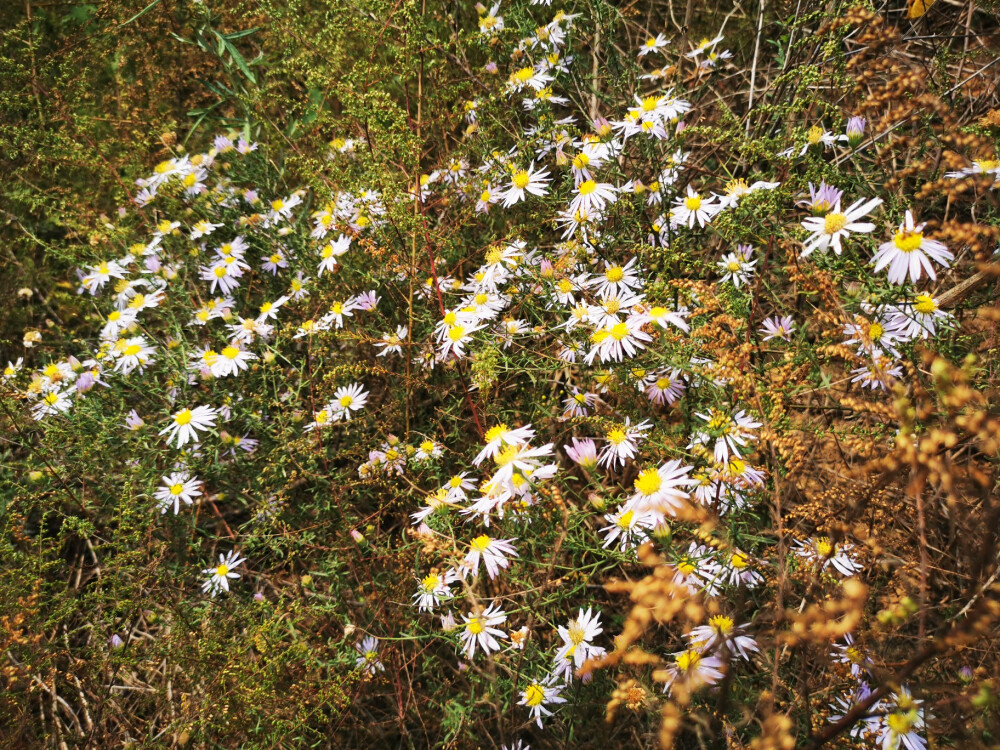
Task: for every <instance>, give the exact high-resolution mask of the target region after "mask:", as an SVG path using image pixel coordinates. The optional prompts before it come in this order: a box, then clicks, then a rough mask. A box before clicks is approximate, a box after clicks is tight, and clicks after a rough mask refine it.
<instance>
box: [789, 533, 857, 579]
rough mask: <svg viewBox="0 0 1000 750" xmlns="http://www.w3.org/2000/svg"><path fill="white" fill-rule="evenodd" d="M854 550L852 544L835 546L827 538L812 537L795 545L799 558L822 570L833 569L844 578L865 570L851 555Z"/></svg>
mask: <svg viewBox="0 0 1000 750" xmlns="http://www.w3.org/2000/svg"><path fill="white" fill-rule="evenodd" d="M852 549H854V545H852V544H847V543H840V544H834V543H833V542H831V541H830V539H829V538H828V537H825V536H820V537H811V538H809V539H806V540H800V541H797V542H796V543H795V554H797V555H798V556H799V557H801V558H803V559H804V560H807V561H809V562H812V563H815V564H817V565H819V566H820V570H826V569H827V568H831V567H832V568H833V569H834V570H836V571H837V572H838V573H840V574H841V575H842V576H853V575H854V574H856V573H859V572H861V571H862V570H863V569H864V568H863V566H862V565H861V563H859V562H857V561H856V560H855V559H854V557H853V555H851V554H850V553H851V550H852Z"/></svg>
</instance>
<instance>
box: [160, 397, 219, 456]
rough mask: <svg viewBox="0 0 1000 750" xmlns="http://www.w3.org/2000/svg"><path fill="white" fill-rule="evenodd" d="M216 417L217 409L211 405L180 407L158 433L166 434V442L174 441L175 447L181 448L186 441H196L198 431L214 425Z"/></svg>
mask: <svg viewBox="0 0 1000 750" xmlns="http://www.w3.org/2000/svg"><path fill="white" fill-rule="evenodd" d="M217 417H218V411H217V410H216V409H213V408H212V407H211V406H196V407H194V408H193V409H181V410H180V411H178V412H175V413H174V415H173V416H172V417H171V421H170V424H168V425H167V426H166V427H164V428H163V429H162V430H160V434H161V435H166V436H167V444H170V442H171V441H174V447H175V448H181V447H183V446H184V445H186V444H187V443H198V442H199V441H200V438H199V436H198V433H199V432H204V431H206V430H209V429H211V428H212V427H214V426H215V420H216V419H217Z"/></svg>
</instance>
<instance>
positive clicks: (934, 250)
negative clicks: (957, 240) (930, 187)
mask: <svg viewBox="0 0 1000 750" xmlns="http://www.w3.org/2000/svg"><path fill="white" fill-rule="evenodd" d="M924 226H925V225H924V224H914V223H913V214H911V213H910V212H909V211H907V212H906V217H905V219H904V220H903V223H902V224H900V225H899V229H898V230H897V232H896V235H895V236H894V237H893V238H892V241H890V242H884V243H882V244H881V245H879V248H878V252H877V253H875V256H874V257H873V258H872V263H873V264H874V265H875V272H876V273H878V272H879V271H881V270H882V269H883V268H888V274H887V276H888V278H889V283H890V284H903V283H905V282H906V277H907V275H909V277H910V281H911V282H912V283H914V284H916V283H917V282H918V281H919V280H920V277H921V275H922V274H923V273H924V272H926V274H927V275H928V276H930V277H931V279H936V278H937V274H935V272H934V266H933V265H932V264H931V261H932V260H933V261H934V262H935V263H937V264H938V265H941V266H943V267H945V268H947V267H948V264H949V262H951V261H953V260H954V259H955V256H954V254H953V253H952V252H951V251H950V250H948V248H947V247H945V246H944V244H943V243H941V242H938V241H937V240H932V239H929V238H927V237H924V232H923V229H924Z"/></svg>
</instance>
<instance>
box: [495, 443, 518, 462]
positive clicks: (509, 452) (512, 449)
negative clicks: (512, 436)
mask: <svg viewBox="0 0 1000 750" xmlns="http://www.w3.org/2000/svg"><path fill="white" fill-rule="evenodd" d="M518 453H519V451H518V448H517V446H516V445H508V446H507V447H506V448H504V449H503V450H502V451H500V452H499V453H498V454H497V456H496V458H494V459H493V460H494V461H496V464H497V466H507V465H508V464H509V463H510V462H511V461H513V460H514V459H515V458H517V454H518Z"/></svg>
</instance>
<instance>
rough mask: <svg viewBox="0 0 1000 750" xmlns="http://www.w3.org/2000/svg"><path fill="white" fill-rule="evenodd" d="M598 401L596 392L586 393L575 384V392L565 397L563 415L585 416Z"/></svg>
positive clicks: (569, 416) (570, 416)
mask: <svg viewBox="0 0 1000 750" xmlns="http://www.w3.org/2000/svg"><path fill="white" fill-rule="evenodd" d="M597 401H598V396H597V394H596V393H585V392H583V391H581V390H580V389H579V388H576V387H575V386H574V388H573V392H572V393H571V394H570V395H569V396H567V397H566V398H565V399H563V416H565V417H567V418H572V417H585V416H587V415H588V414H589V413H590V409H592V408H594V405H595V404H596V403H597Z"/></svg>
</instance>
